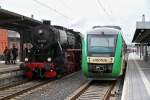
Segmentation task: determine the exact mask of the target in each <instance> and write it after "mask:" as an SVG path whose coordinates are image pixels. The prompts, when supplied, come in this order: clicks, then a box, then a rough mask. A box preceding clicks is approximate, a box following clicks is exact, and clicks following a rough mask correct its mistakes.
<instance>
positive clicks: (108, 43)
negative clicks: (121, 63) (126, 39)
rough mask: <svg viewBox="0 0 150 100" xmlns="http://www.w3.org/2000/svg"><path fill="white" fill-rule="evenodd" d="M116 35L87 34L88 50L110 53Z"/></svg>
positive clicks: (112, 49) (97, 52)
mask: <svg viewBox="0 0 150 100" xmlns="http://www.w3.org/2000/svg"><path fill="white" fill-rule="evenodd" d="M115 43H116V35H99V34H98V35H97V34H89V35H88V52H89V53H96V54H106V53H107V54H112V53H114V51H115Z"/></svg>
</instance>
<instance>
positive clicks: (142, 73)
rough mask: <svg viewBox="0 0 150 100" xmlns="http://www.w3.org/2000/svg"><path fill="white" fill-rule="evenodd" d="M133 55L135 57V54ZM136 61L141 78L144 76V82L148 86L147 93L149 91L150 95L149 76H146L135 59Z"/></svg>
mask: <svg viewBox="0 0 150 100" xmlns="http://www.w3.org/2000/svg"><path fill="white" fill-rule="evenodd" d="M132 57H133V55H132ZM133 58H134V57H133ZM134 63H135V64H136V66H137V69H138V71H139V73H140V76H141V78H142V81H143V82H144V85H145V87H146V90H147V93H148V95H149V96H150V82H149V81H148V79H147V77H146V76H145V74H144V72H143V71H142V70H141V68H140V66H139V64H138V63H137V62H136V61H135V60H134Z"/></svg>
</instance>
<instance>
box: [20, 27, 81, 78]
mask: <svg viewBox="0 0 150 100" xmlns="http://www.w3.org/2000/svg"><path fill="white" fill-rule="evenodd" d="M29 37H30V46H29V47H26V48H25V49H24V53H25V57H24V63H22V64H21V65H20V68H21V69H22V70H23V71H24V76H26V77H29V78H34V77H39V78H54V77H57V76H61V75H64V74H68V73H72V72H75V71H77V70H79V69H80V63H81V34H80V33H79V32H75V31H73V30H72V29H67V28H64V27H62V26H52V25H48V24H42V25H39V26H37V27H34V28H33V29H32V30H31V35H30V36H29ZM28 44H29V43H28Z"/></svg>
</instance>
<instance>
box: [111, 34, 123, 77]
mask: <svg viewBox="0 0 150 100" xmlns="http://www.w3.org/2000/svg"><path fill="white" fill-rule="evenodd" d="M122 49H123V44H122V37H121V33H120V32H119V33H118V38H117V44H116V50H115V59H114V64H113V71H112V77H117V76H118V75H119V74H120V72H121V68H122V67H121V63H122V62H121V61H122V57H121V55H122Z"/></svg>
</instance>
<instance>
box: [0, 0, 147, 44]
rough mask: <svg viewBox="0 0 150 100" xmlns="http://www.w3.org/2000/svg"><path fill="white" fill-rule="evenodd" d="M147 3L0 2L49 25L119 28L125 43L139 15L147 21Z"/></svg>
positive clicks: (126, 0) (132, 0)
mask: <svg viewBox="0 0 150 100" xmlns="http://www.w3.org/2000/svg"><path fill="white" fill-rule="evenodd" d="M36 1H40V2H41V3H44V4H45V5H46V6H49V7H51V8H53V9H54V10H56V11H58V12H59V13H62V14H63V15H65V16H67V17H68V18H66V17H64V16H62V15H59V14H57V13H55V12H54V11H52V10H50V8H48V7H44V6H42V5H40V4H38V3H37V2H36ZM98 2H100V3H101V5H102V6H103V7H101V6H100V5H99V4H98ZM149 4H150V1H149V0H0V5H1V7H2V8H4V9H7V10H10V11H13V12H16V13H19V14H22V15H25V16H29V17H30V16H31V14H34V16H35V19H38V20H42V19H49V20H51V21H52V24H58V25H63V26H66V27H70V28H74V29H76V30H80V31H82V32H83V33H84V32H85V30H87V29H90V28H91V27H92V26H94V25H120V26H121V27H122V29H123V32H124V33H123V36H124V37H125V40H126V41H127V42H131V40H132V37H133V35H134V32H135V23H136V21H139V20H141V19H142V18H141V16H142V14H145V15H146V20H149V19H150V13H149V12H150V10H149V8H150V7H149Z"/></svg>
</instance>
